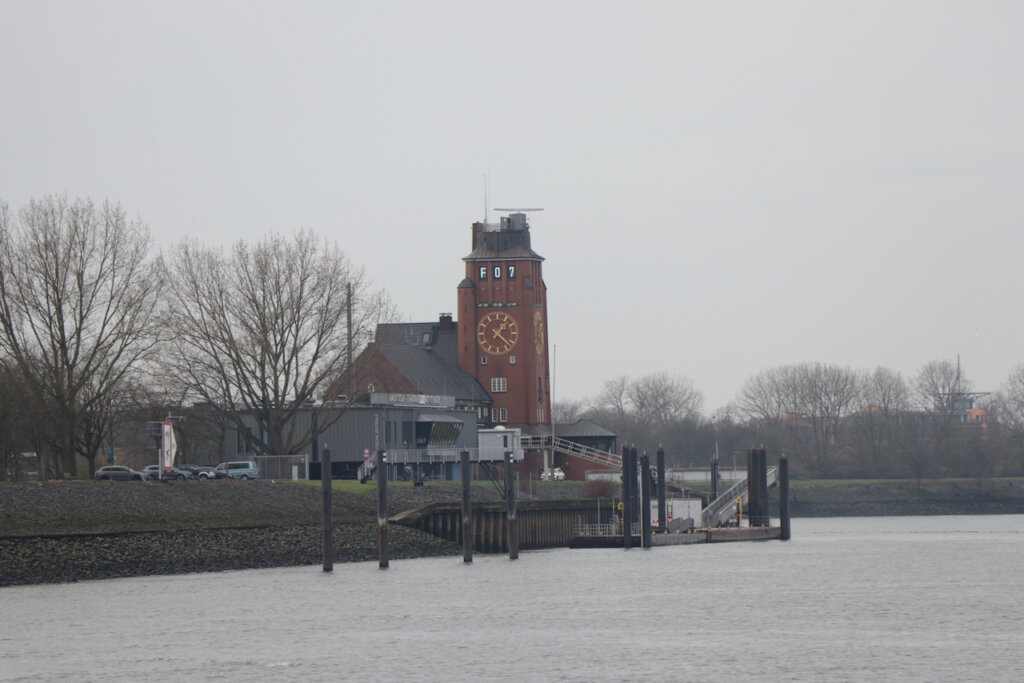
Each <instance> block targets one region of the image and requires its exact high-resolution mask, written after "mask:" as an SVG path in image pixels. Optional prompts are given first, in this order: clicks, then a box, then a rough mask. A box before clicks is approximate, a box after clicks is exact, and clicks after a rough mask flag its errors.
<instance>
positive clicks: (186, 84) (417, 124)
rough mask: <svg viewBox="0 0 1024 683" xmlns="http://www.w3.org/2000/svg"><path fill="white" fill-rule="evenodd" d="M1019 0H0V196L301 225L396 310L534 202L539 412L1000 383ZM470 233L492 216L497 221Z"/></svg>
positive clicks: (421, 312) (1021, 155)
mask: <svg viewBox="0 0 1024 683" xmlns="http://www.w3.org/2000/svg"><path fill="white" fill-rule="evenodd" d="M1021 36H1024V3H1021V2H1016V1H1014V2H991V1H988V2H981V3H979V2H976V1H970V2H938V1H934V0H922V1H920V2H899V1H895V2H894V1H892V0H886V1H883V2H865V1H858V2H819V1H816V0H812V1H808V2H771V3H769V2H729V3H722V2H699V3H698V2H682V1H678V2H630V3H625V2H594V1H587V2H552V1H550V0H547V1H544V2H480V1H475V2H469V1H467V2H437V1H432V2H381V1H379V0H374V1H372V2H323V3H319V2H287V3H285V2H280V3H256V2H205V1H204V2H181V1H175V2H47V1H40V0H32V1H30V2H29V1H20V0H18V1H12V0H0V88H2V89H0V97H2V99H0V103H2V104H0V198H2V199H4V200H6V201H7V202H8V203H9V204H10V205H11V207H12V208H18V207H20V206H22V205H23V204H24V203H25V202H26V201H27V199H28V198H29V197H38V196H41V195H43V194H47V193H53V192H56V193H67V194H68V195H70V196H72V197H73V196H83V197H84V196H88V197H92V198H93V199H96V200H102V199H104V198H109V199H113V200H117V201H120V202H121V203H122V204H123V206H124V207H125V208H126V210H127V211H128V212H129V214H131V215H137V216H138V217H140V218H141V219H142V220H143V221H144V222H146V223H147V224H148V225H149V226H150V228H151V230H152V232H153V234H154V235H155V237H156V239H157V241H158V244H159V245H161V246H162V247H167V246H169V245H170V244H173V243H175V242H177V241H178V240H180V239H181V238H182V237H185V236H194V237H198V238H200V239H202V240H203V241H205V242H207V243H217V244H224V245H227V244H230V243H231V242H233V241H235V240H238V239H251V238H254V237H258V236H259V235H261V234H263V233H265V232H266V231H269V230H275V231H282V232H290V231H292V230H293V229H295V228H299V227H305V228H311V229H313V230H315V231H317V232H319V233H321V234H324V235H327V236H328V237H330V238H332V239H335V240H336V241H337V242H338V243H339V245H341V247H342V248H343V249H344V250H345V251H346V253H348V255H349V256H350V257H351V258H352V259H353V260H355V261H357V262H361V263H363V264H365V266H366V267H367V269H368V271H369V272H370V274H371V275H372V277H373V278H374V280H375V281H376V282H377V283H378V284H380V285H382V286H384V287H386V288H387V289H388V290H389V291H390V292H391V294H392V296H393V297H394V299H395V300H396V302H397V304H398V306H399V307H400V309H401V311H402V313H403V315H404V316H406V317H407V318H408V319H410V320H431V319H434V318H435V317H436V316H437V314H438V313H440V312H442V311H452V310H454V308H455V291H456V290H455V287H456V285H457V284H458V282H459V281H460V280H461V278H462V276H463V263H462V261H461V258H462V257H463V256H465V255H466V254H467V253H468V252H469V251H470V244H469V236H470V225H471V223H472V222H473V221H477V220H480V219H482V218H483V214H484V191H483V187H484V176H485V174H486V175H487V176H488V178H489V184H490V189H491V192H490V195H491V206H492V207H493V206H497V207H505V206H513V207H521V206H529V207H543V208H544V212H543V213H540V214H534V218H533V219H532V233H533V246H534V249H535V250H536V251H537V252H538V253H540V254H541V255H543V256H544V257H545V258H546V259H547V260H546V262H545V280H546V282H547V285H548V297H549V309H550V310H549V316H550V339H551V341H552V342H553V343H554V344H555V345H556V346H557V357H556V378H555V379H556V383H555V398H556V400H562V399H581V398H586V397H590V396H593V395H595V394H596V393H597V392H598V391H599V390H600V388H601V385H602V383H603V381H604V380H606V379H609V378H612V377H615V376H618V375H630V376H633V377H639V376H642V375H644V374H647V373H650V372H654V371H667V372H671V373H678V374H683V375H687V376H689V377H690V378H692V379H693V380H694V382H695V383H696V385H697V386H698V387H699V388H700V389H701V390H702V391H703V392H704V394H705V397H706V409H707V412H708V413H709V414H710V413H713V412H714V410H715V409H717V408H718V407H720V406H722V405H724V404H725V403H727V402H728V401H730V400H731V399H732V398H733V397H734V396H735V394H736V392H737V391H738V390H739V389H740V387H741V386H742V384H743V382H744V380H745V379H746V378H748V377H750V376H751V375H753V374H754V373H756V372H758V371H760V370H762V369H765V368H768V367H771V366H775V365H780V364H786V363H801V362H813V361H821V362H825V363H832V364H837V365H844V366H850V367H854V368H866V369H869V368H873V367H875V366H879V365H883V366H887V367H891V368H894V369H897V370H900V371H902V372H904V373H905V374H907V375H908V376H910V375H913V374H914V373H915V372H916V371H917V370H918V369H919V368H920V366H921V365H923V364H924V363H926V362H927V361H930V360H934V359H946V360H951V361H955V359H956V355H957V354H960V356H961V360H962V363H963V367H964V370H965V373H966V374H967V375H968V376H969V377H970V378H972V379H973V380H974V382H975V386H976V388H978V389H981V390H995V389H997V388H998V385H999V384H1001V383H1002V382H1003V381H1004V380H1005V378H1006V376H1007V375H1008V373H1009V371H1010V370H1011V369H1012V368H1013V367H1014V366H1015V365H1017V364H1019V363H1022V362H1024V316H1022V315H1021V314H1020V310H1019V309H1020V298H1021V296H1022V294H1024V264H1022V262H1021V261H1022V258H1021V256H1022V254H1024V249H1022V247H1024V236H1022V230H1021V226H1022V220H1021V219H1022V213H1024V211H1022V205H1024V204H1022V202H1024V200H1022V196H1021V190H1022V188H1024V43H1022V40H1021ZM495 218H496V215H495V214H492V219H495Z"/></svg>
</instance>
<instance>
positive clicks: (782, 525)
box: [779, 455, 789, 541]
mask: <svg viewBox="0 0 1024 683" xmlns="http://www.w3.org/2000/svg"><path fill="white" fill-rule="evenodd" d="M779 538H780V539H782V540H783V541H788V540H789V458H787V457H786V456H784V455H783V456H780V457H779Z"/></svg>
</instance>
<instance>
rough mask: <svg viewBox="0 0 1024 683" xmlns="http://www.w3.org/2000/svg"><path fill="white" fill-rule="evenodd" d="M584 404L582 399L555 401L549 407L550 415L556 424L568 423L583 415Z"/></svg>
mask: <svg viewBox="0 0 1024 683" xmlns="http://www.w3.org/2000/svg"><path fill="white" fill-rule="evenodd" d="M584 410H585V405H584V403H583V401H572V400H570V401H557V402H555V404H554V405H553V406H552V407H551V412H552V417H553V418H554V420H555V422H556V423H557V424H569V423H570V422H575V421H576V420H578V419H580V418H581V417H582V416H583V412H584Z"/></svg>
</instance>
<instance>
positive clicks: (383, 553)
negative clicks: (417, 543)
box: [377, 451, 388, 569]
mask: <svg viewBox="0 0 1024 683" xmlns="http://www.w3.org/2000/svg"><path fill="white" fill-rule="evenodd" d="M377 561H378V563H379V565H380V568H381V569H387V568H388V458H387V454H386V453H385V452H384V451H377Z"/></svg>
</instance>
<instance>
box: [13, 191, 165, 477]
mask: <svg viewBox="0 0 1024 683" xmlns="http://www.w3.org/2000/svg"><path fill="white" fill-rule="evenodd" d="M149 248H150V239H149V234H148V231H147V230H146V228H145V226H143V225H142V224H141V223H140V222H138V221H129V220H128V219H127V217H126V216H125V213H124V210H123V209H121V207H120V206H117V205H113V204H110V203H109V202H105V203H104V204H103V206H102V207H101V208H99V209H97V208H96V207H95V206H94V205H93V203H92V202H91V201H89V200H81V199H76V200H74V201H69V200H68V199H67V198H66V197H55V196H48V197H44V198H43V199H41V200H31V201H30V202H29V204H28V206H26V207H24V208H23V209H22V210H21V212H20V213H19V216H18V219H17V220H15V219H11V218H10V215H9V213H8V210H7V205H6V204H2V203H0V346H2V348H3V350H4V351H6V352H7V353H8V354H9V355H10V356H11V357H12V358H13V359H14V361H15V362H16V363H17V366H18V368H19V370H20V371H21V372H22V374H23V376H24V377H25V378H26V381H27V383H28V385H29V387H30V388H31V389H32V390H33V391H35V392H37V394H38V395H39V397H40V399H41V400H42V401H44V402H45V403H46V405H47V414H48V415H49V416H50V419H51V424H50V427H49V431H50V438H49V439H48V441H49V442H50V445H51V447H52V448H53V449H54V451H55V452H56V453H57V454H58V455H59V459H58V460H57V464H58V471H57V472H56V474H58V475H60V474H63V473H68V474H71V473H74V472H75V454H76V453H77V454H79V455H82V456H84V457H85V459H86V460H87V461H88V467H89V469H90V470H92V468H94V467H95V459H96V452H97V448H98V446H97V445H96V444H95V442H93V441H92V440H89V439H84V438H83V436H84V434H83V431H82V428H83V425H84V420H85V416H86V415H89V414H91V413H94V412H95V411H97V410H100V409H101V408H102V406H103V405H104V403H105V402H107V401H108V400H109V398H110V395H111V393H112V392H114V391H116V389H117V387H118V386H119V385H120V384H121V383H122V382H123V381H124V379H125V377H126V376H127V375H128V373H130V372H131V371H132V370H133V369H134V368H136V367H138V366H139V365H140V364H141V363H142V362H143V361H144V360H145V358H146V355H147V354H148V353H149V352H150V350H151V349H152V348H153V346H154V344H155V342H156V332H157V330H156V327H155V319H154V316H153V315H152V313H153V312H154V309H155V306H156V300H157V291H158V281H157V279H156V277H154V275H153V269H152V268H151V267H150V264H149V263H147V256H148V253H149Z"/></svg>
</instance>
